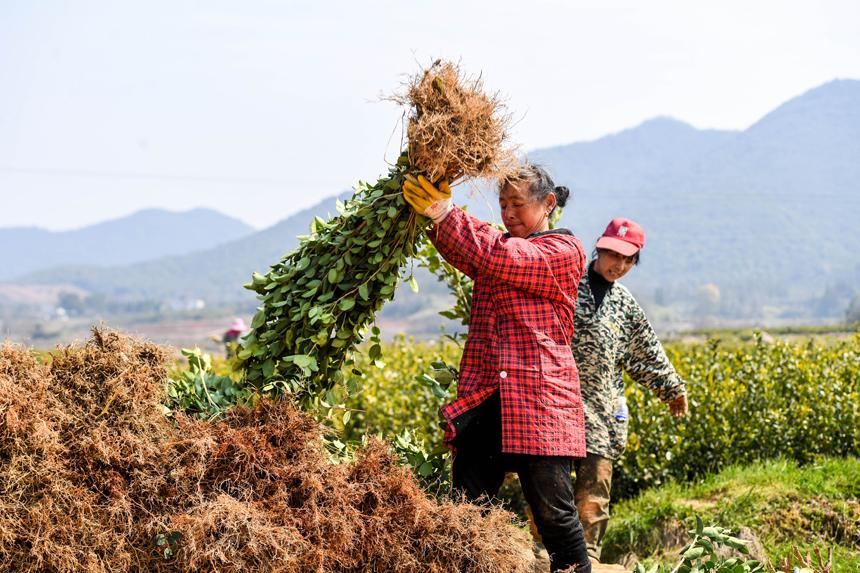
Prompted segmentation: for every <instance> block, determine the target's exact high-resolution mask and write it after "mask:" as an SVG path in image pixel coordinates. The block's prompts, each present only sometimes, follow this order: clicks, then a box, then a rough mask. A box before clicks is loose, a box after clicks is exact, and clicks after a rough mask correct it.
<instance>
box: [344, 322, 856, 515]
mask: <svg viewBox="0 0 860 573" xmlns="http://www.w3.org/2000/svg"><path fill="white" fill-rule="evenodd" d="M667 352H668V353H669V356H670V358H671V360H672V362H673V364H675V366H676V368H677V369H678V371H679V373H680V374H681V376H683V377H684V379H685V380H687V383H688V390H689V396H690V414H689V416H688V417H687V418H684V419H674V418H672V417H671V416H670V415H669V411H668V408H667V407H666V406H665V404H663V403H662V402H660V401H659V400H657V399H656V398H655V397H654V396H653V394H651V393H650V392H649V391H648V390H647V389H645V388H642V387H640V386H638V385H636V384H635V383H634V382H632V381H630V380H627V402H628V405H629V408H630V431H629V438H628V446H627V452H626V453H625V455H624V457H623V458H622V459H621V460H620V461H619V462H618V463H617V464H616V469H615V477H614V485H613V495H614V497H616V498H625V497H630V496H632V495H634V494H636V493H637V492H638V491H640V490H642V489H643V488H646V487H651V486H656V485H660V484H663V483H665V482H667V481H670V480H681V481H686V480H689V479H693V478H697V477H700V476H703V475H706V474H708V473H712V472H715V471H719V470H720V469H722V468H724V467H727V466H730V465H735V464H739V463H741V464H743V463H748V462H751V461H755V460H765V459H772V458H775V457H784V458H787V459H793V460H797V461H798V462H801V463H807V462H809V461H812V460H815V459H816V458H817V457H819V456H844V455H858V453H860V335H855V336H853V337H851V338H846V339H841V340H837V339H818V341H816V342H812V341H808V342H807V341H803V342H782V341H777V342H773V343H766V342H763V341H762V340H761V339H760V338H758V337H757V338H756V339H755V340H754V341H753V342H751V343H748V344H733V345H731V347H728V346H726V347H724V346H723V345H721V344H720V343H719V341H717V340H711V341H709V342H707V343H699V344H683V345H681V344H678V345H669V346H668V348H667ZM459 354H460V347H459V346H458V345H457V344H454V343H453V342H450V341H447V340H442V341H439V342H436V343H416V342H414V341H412V340H409V339H406V338H403V337H401V338H398V339H397V340H395V341H394V342H393V343H391V344H388V345H386V346H385V348H384V352H383V359H384V361H385V364H384V367H382V368H374V367H373V366H372V365H370V364H368V365H362V366H361V367H362V370H363V371H364V380H363V383H362V384H361V389H360V390H359V391H358V393H357V394H355V395H353V396H351V397H350V398H349V399H348V400H347V401H346V407H347V408H349V409H351V410H352V414H351V416H350V419H349V421H348V423H347V424H345V425H343V426H342V429H343V431H344V435H345V437H346V438H347V439H348V440H356V439H359V438H360V437H361V436H362V435H363V434H365V433H371V434H380V435H383V436H388V437H392V438H393V437H394V436H396V435H400V434H402V433H403V432H404V431H407V430H408V431H410V432H411V435H412V437H414V438H415V439H416V440H418V441H420V442H424V443H425V444H426V446H427V448H428V450H434V449H435V450H437V451H438V448H439V446H440V445H441V437H442V432H441V429H440V419H439V415H438V408H439V406H440V405H441V404H442V403H444V402H445V401H447V400H449V399H450V398H451V396H452V395H453V393H454V391H455V390H454V388H453V385H452V386H451V387H450V388H449V389H448V390H447V391H445V389H444V387H441V388H440V387H439V385H434V384H432V383H431V381H432V380H433V379H438V378H440V377H439V376H438V370H436V371H434V368H433V365H432V364H433V363H434V362H436V361H444V362H447V363H449V364H457V363H458V360H459ZM361 360H362V359H361V358H360V357H359V358H358V359H357V361H358V362H361ZM428 373H429V376H428ZM428 378H429V380H428Z"/></svg>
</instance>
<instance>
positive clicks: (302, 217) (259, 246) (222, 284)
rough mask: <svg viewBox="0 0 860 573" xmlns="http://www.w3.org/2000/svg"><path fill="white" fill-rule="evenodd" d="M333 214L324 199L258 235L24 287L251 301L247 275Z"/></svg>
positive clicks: (61, 270) (56, 272)
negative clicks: (73, 287)
mask: <svg viewBox="0 0 860 573" xmlns="http://www.w3.org/2000/svg"><path fill="white" fill-rule="evenodd" d="M335 213H336V210H335V197H329V198H326V199H324V200H323V201H322V202H320V203H319V204H317V205H316V206H314V207H311V208H309V209H305V210H303V211H300V212H298V213H296V214H294V215H292V216H290V217H287V218H286V219H284V220H283V221H281V222H280V223H277V224H276V225H273V226H272V227H269V228H267V229H265V230H263V231H259V232H257V233H253V234H251V235H247V236H244V237H242V238H240V239H237V240H234V241H230V242H228V243H225V244H221V245H218V246H215V247H212V248H209V249H205V250H201V251H196V252H194V253H192V254H188V255H181V256H171V257H163V258H160V259H157V260H153V261H147V262H143V263H137V264H132V265H125V266H120V267H111V268H96V267H93V266H77V265H76V266H68V267H58V268H55V269H51V270H50V271H44V272H39V273H34V274H31V275H29V276H28V277H25V278H24V282H30V283H33V282H35V283H53V282H65V283H69V284H74V285H76V286H78V287H80V288H83V289H85V290H87V291H90V292H102V293H105V294H108V295H113V296H127V297H133V298H151V299H174V298H176V299H190V298H202V299H204V300H207V301H209V302H216V303H217V302H224V301H235V300H237V299H241V298H247V299H248V300H253V295H252V294H250V292H249V291H245V290H244V289H243V288H242V285H243V284H245V283H246V282H248V280H249V279H250V276H251V273H252V272H253V271H260V272H263V271H265V270H266V269H268V267H269V265H271V264H273V263H275V262H277V261H278V260H280V258H281V257H282V256H283V255H284V254H286V253H287V252H289V251H290V250H291V249H293V248H294V247H295V246H296V245H297V244H298V239H297V236H298V235H302V234H306V233H307V232H308V226H309V224H310V221H311V220H312V219H313V217H314V216H315V215H320V216H322V217H326V216H328V215H330V214H335Z"/></svg>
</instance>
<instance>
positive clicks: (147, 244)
mask: <svg viewBox="0 0 860 573" xmlns="http://www.w3.org/2000/svg"><path fill="white" fill-rule="evenodd" d="M253 231H254V229H253V227H251V226H250V225H248V224H246V223H243V222H242V221H240V220H238V219H235V218H233V217H228V216H227V215H224V214H222V213H219V212H217V211H214V210H212V209H202V208H201V209H192V210H190V211H185V212H172V211H166V210H163V209H145V210H142V211H138V212H136V213H133V214H131V215H129V216H127V217H122V218H119V219H115V220H111V221H106V222H104V223H98V224H96V225H91V226H88V227H84V228H82V229H76V230H72V231H48V230H45V229H39V228H36V227H13V228H2V229H0V280H7V279H10V278H14V277H16V276H20V275H24V274H28V273H31V272H34V271H39V270H44V269H52V268H57V267H61V266H70V265H93V266H99V267H111V266H117V265H128V264H133V263H137V262H142V261H146V260H152V259H158V258H161V257H165V256H170V255H181V254H186V253H192V252H194V251H198V250H200V249H206V248H210V247H214V246H215V245H219V244H222V243H229V242H230V241H234V240H236V239H239V238H240V237H243V236H245V235H249V234H251V233H252V232H253Z"/></svg>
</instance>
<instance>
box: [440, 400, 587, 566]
mask: <svg viewBox="0 0 860 573" xmlns="http://www.w3.org/2000/svg"><path fill="white" fill-rule="evenodd" d="M479 408H480V412H478V413H477V414H476V415H475V417H474V418H473V419H472V420H471V422H470V423H469V424H468V426H467V427H466V428H464V429H463V430H462V431H461V433H460V435H459V436H457V439H456V440H455V442H454V446H455V447H456V448H457V453H456V455H455V456H454V467H453V485H454V489H455V490H457V491H459V492H462V493H463V494H464V495H465V496H466V498H467V499H469V500H470V501H477V502H479V501H485V502H486V501H489V500H492V499H493V498H495V496H496V495H497V494H498V493H499V488H501V487H502V483H503V482H504V479H505V474H506V473H507V472H516V473H517V475H518V476H519V479H520V484H521V485H522V488H523V495H524V496H525V498H526V501H527V502H528V504H529V507H530V509H531V511H532V514H533V515H534V519H535V524H536V525H537V528H538V531H539V532H540V535H541V537H542V538H543V544H544V546H545V547H546V549H547V552H548V553H549V556H550V563H551V570H552V571H560V570H563V569H567V568H569V567H570V566H571V565H576V571H577V573H591V561H590V560H589V559H588V552H587V550H586V546H585V538H584V536H583V531H582V525H581V524H580V522H579V516H578V515H577V513H576V505H575V504H574V500H573V487H572V485H571V481H570V471H571V463H572V459H571V458H569V457H561V456H532V455H526V454H505V453H503V452H502V423H501V404H500V401H499V395H498V393H496V394H493V396H492V397H490V398H489V399H487V401H486V402H484V403H483V404H481V406H479Z"/></svg>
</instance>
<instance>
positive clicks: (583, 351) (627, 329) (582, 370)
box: [572, 272, 686, 460]
mask: <svg viewBox="0 0 860 573" xmlns="http://www.w3.org/2000/svg"><path fill="white" fill-rule="evenodd" d="M572 348H573V355H574V358H575V359H576V365H577V367H578V368H579V381H580V386H581V392H582V401H583V405H584V409H585V439H586V449H587V450H588V452H590V453H593V454H597V455H599V456H603V457H606V458H609V459H613V460H615V459H618V458H619V457H621V454H623V453H624V448H625V447H626V445H627V420H626V419H624V420H617V419H616V418H615V412H616V410H617V409H618V406H619V397H620V396H623V395H624V378H623V376H622V371H626V372H627V374H628V375H629V376H630V378H632V379H633V380H634V381H636V382H638V383H640V384H642V385H643V386H645V387H646V388H650V389H651V390H652V391H653V392H654V393H655V394H657V396H658V397H659V398H660V399H661V400H663V401H664V402H670V401H671V400H674V399H675V398H677V397H678V396H681V395H682V394H684V393H686V389H685V385H684V381H683V380H682V379H681V377H680V376H678V373H677V372H675V368H674V367H673V366H672V364H671V363H670V362H669V358H668V357H667V356H666V352H665V350H663V345H662V344H660V341H659V340H658V339H657V335H656V334H655V333H654V329H653V328H652V327H651V324H650V323H649V322H648V319H647V318H646V317H645V313H644V312H643V311H642V307H640V306H639V303H637V302H636V299H634V298H633V295H631V294H630V291H628V290H627V289H626V288H625V287H624V286H623V285H621V284H619V283H617V282H616V283H614V284H613V285H612V288H610V289H609V290H608V291H607V293H606V296H605V297H604V298H603V302H602V303H601V305H600V308H598V309H597V310H596V312H595V300H594V296H593V295H592V294H591V288H590V287H589V284H588V273H587V272H586V273H584V274H583V277H582V280H581V282H580V283H579V300H578V303H577V307H576V315H575V317H574V335H573V342H572Z"/></svg>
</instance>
